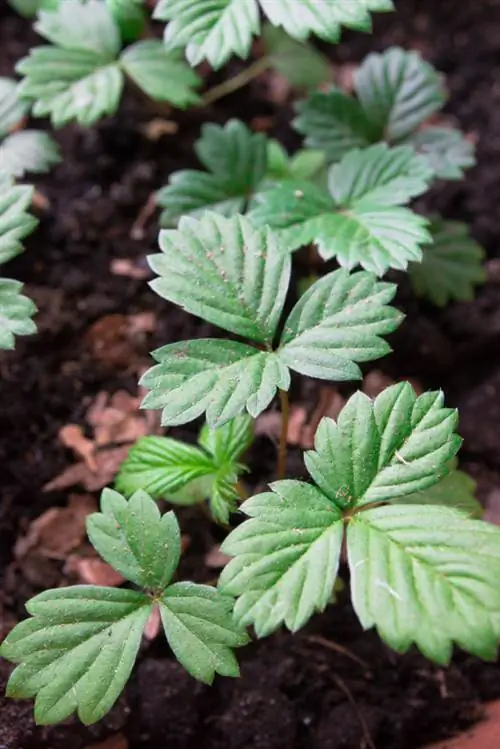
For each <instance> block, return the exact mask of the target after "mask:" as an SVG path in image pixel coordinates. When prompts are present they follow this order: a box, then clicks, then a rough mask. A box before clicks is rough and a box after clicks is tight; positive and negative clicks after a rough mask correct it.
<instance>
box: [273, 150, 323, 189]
mask: <svg viewBox="0 0 500 749" xmlns="http://www.w3.org/2000/svg"><path fill="white" fill-rule="evenodd" d="M324 166H325V154H324V153H323V151H319V150H317V149H313V148H303V149H301V150H299V151H297V152H296V153H295V154H294V155H293V156H289V155H288V153H287V152H286V150H285V149H284V148H283V146H282V145H281V143H280V142H279V141H277V140H270V141H269V142H268V145H267V172H266V181H270V182H283V181H285V180H305V179H313V178H314V177H316V176H317V175H318V174H319V172H321V171H322V170H323V167H324Z"/></svg>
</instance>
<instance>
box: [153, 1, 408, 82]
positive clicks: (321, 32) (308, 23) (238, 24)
mask: <svg viewBox="0 0 500 749" xmlns="http://www.w3.org/2000/svg"><path fill="white" fill-rule="evenodd" d="M259 5H260V9H261V10H262V11H263V12H264V14H265V15H266V16H267V18H268V19H269V21H270V22H271V23H272V24H273V25H274V26H281V27H283V29H284V30H285V31H286V32H287V34H289V35H290V36H292V37H294V38H295V39H299V40H305V39H307V37H308V36H309V35H310V34H316V35H317V36H319V37H320V38H322V39H324V40H326V41H330V42H332V41H333V42H335V41H337V39H338V37H339V33H340V28H341V26H342V25H344V26H350V27H351V28H356V29H361V30H365V31H368V30H369V29H370V15H369V14H370V11H387V10H392V8H393V4H392V2H391V0H351V2H349V3H341V4H340V3H338V2H335V3H333V4H332V3H325V2H324V0H303V2H301V3H300V7H299V6H298V5H297V4H296V3H293V2H292V3H291V2H290V0H259V2H257V0H197V3H196V5H195V6H194V5H193V3H192V1H191V0H160V2H159V3H158V4H157V6H156V9H155V14H154V16H155V18H158V19H160V20H163V21H169V22H170V23H169V24H168V25H167V28H166V30H165V43H166V45H167V47H168V48H174V47H186V55H187V58H188V60H189V61H190V63H191V64H192V65H198V64H199V63H200V62H201V61H202V60H205V59H206V60H208V62H209V63H210V64H211V65H212V67H214V68H220V67H221V66H222V65H224V63H226V62H227V61H228V60H229V58H230V57H231V56H232V55H238V57H242V58H246V57H248V55H249V53H250V47H251V44H252V39H253V37H254V36H255V35H257V34H259V32H260V18H259Z"/></svg>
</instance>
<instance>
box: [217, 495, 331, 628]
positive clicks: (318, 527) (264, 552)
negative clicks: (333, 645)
mask: <svg viewBox="0 0 500 749" xmlns="http://www.w3.org/2000/svg"><path fill="white" fill-rule="evenodd" d="M271 489H272V492H267V493H264V494H259V495H257V496H256V497H253V498H252V499H250V500H248V501H247V502H245V503H244V504H243V505H242V506H241V508H240V509H241V510H242V511H243V512H244V513H245V514H246V515H249V516H250V517H251V520H247V521H245V522H244V523H243V524H242V525H240V526H238V528H236V529H235V530H234V531H232V532H231V534H230V535H229V536H228V537H227V538H226V540H225V541H224V543H223V545H222V547H221V550H222V551H223V552H224V553H225V554H229V555H230V556H234V557H235V558H234V559H233V560H231V562H229V564H228V565H227V566H226V567H225V568H224V570H223V572H222V575H221V578H220V581H219V585H220V587H221V590H222V591H223V592H224V593H227V594H229V595H233V596H238V600H237V602H236V605H235V611H234V616H235V619H236V621H237V622H239V623H240V624H242V625H243V626H249V625H250V624H252V625H253V626H254V627H255V631H256V633H257V635H258V636H259V637H263V636H265V635H268V634H270V633H271V632H273V631H274V630H275V629H277V628H278V627H279V626H280V625H281V624H282V623H284V624H285V625H286V626H287V627H288V628H289V629H290V630H292V631H296V630H298V629H300V628H301V627H302V626H303V625H304V624H305V623H306V622H307V620H308V619H309V618H310V617H311V616H312V614H313V613H314V612H315V611H322V610H323V609H324V608H325V607H326V606H327V604H328V603H329V601H330V598H331V595H332V592H333V587H334V584H335V578H336V576H337V570H338V565H339V558H340V552H341V546H342V536H343V522H342V516H341V514H340V511H339V509H338V508H337V507H336V506H335V505H334V504H333V503H332V502H330V501H329V500H328V499H327V498H326V497H325V496H324V494H322V493H321V492H320V491H319V490H318V489H316V488H315V487H313V486H310V485H309V484H304V483H303V482H300V481H279V482H276V483H274V484H272V485H271Z"/></svg>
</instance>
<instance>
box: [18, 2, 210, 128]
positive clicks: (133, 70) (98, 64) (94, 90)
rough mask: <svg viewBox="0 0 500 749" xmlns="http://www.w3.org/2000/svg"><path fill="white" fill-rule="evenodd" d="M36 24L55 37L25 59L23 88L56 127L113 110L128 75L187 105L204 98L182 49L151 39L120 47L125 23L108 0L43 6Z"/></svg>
mask: <svg viewBox="0 0 500 749" xmlns="http://www.w3.org/2000/svg"><path fill="white" fill-rule="evenodd" d="M34 28H35V30H36V31H37V32H38V33H39V34H40V36H42V37H44V38H45V39H47V41H48V42H49V44H48V45H44V46H40V47H35V48H33V49H32V50H31V51H30V54H29V55H28V57H25V58H24V59H22V60H21V61H20V62H19V63H18V65H17V67H16V70H17V71H18V72H19V73H20V74H21V75H22V76H23V80H22V82H21V84H20V86H19V96H20V97H21V98H22V99H25V100H27V101H28V102H30V103H32V104H33V114H34V115H35V116H37V117H45V116H49V117H50V118H51V120H52V124H53V125H54V127H61V126H62V125H65V124H66V123H67V122H70V121H72V120H75V121H76V122H78V123H79V124H80V125H85V126H89V125H92V124H93V123H95V122H97V120H99V119H100V118H101V117H104V116H105V115H110V114H114V113H115V112H116V111H117V109H118V105H119V102H120V98H121V94H122V89H123V84H124V80H125V76H127V77H128V78H130V79H131V80H132V81H133V82H134V83H135V84H136V85H137V86H138V87H139V88H140V89H141V90H142V91H143V92H144V93H146V94H147V95H148V96H150V97H151V98H153V99H155V100H157V101H167V102H169V103H171V104H173V105H174V106H176V107H181V108H185V107H188V106H190V105H191V104H194V103H196V102H197V101H198V96H197V95H196V93H195V89H196V87H197V86H198V85H199V83H200V79H199V77H198V76H197V75H196V73H195V72H194V71H193V70H191V68H190V67H189V66H188V65H187V64H186V63H185V61H184V60H183V59H182V58H181V55H180V54H179V52H177V51H171V52H169V51H167V50H166V49H165V47H164V46H163V45H162V43H161V42H160V41H155V40H152V39H148V40H145V41H140V42H137V43H135V44H133V45H131V46H129V47H127V48H126V49H125V50H124V51H123V52H121V53H120V50H121V47H122V38H121V34H120V28H119V26H118V24H117V23H116V21H115V19H114V17H113V15H112V13H111V11H110V9H109V7H108V5H106V4H105V3H103V2H101V0H87V2H84V1H83V0H64V2H62V3H61V4H60V5H59V6H58V7H57V8H56V9H55V10H50V11H44V10H42V11H40V13H39V14H38V20H37V21H36V23H35V25H34Z"/></svg>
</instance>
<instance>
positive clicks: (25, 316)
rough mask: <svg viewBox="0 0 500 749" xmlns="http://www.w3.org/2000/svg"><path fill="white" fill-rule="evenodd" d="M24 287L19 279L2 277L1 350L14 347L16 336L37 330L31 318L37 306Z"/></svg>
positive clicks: (0, 306)
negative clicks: (26, 293)
mask: <svg viewBox="0 0 500 749" xmlns="http://www.w3.org/2000/svg"><path fill="white" fill-rule="evenodd" d="M0 241H1V240H0ZM22 288H23V285H22V283H19V281H12V280H10V279H8V278H0V350H1V349H13V348H14V345H15V340H14V336H16V335H30V334H31V333H35V332H36V325H35V323H34V322H33V320H31V317H32V316H33V315H34V314H35V312H36V307H35V305H34V304H33V302H32V301H31V299H28V297H26V296H24V295H23V294H21V289H22Z"/></svg>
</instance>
